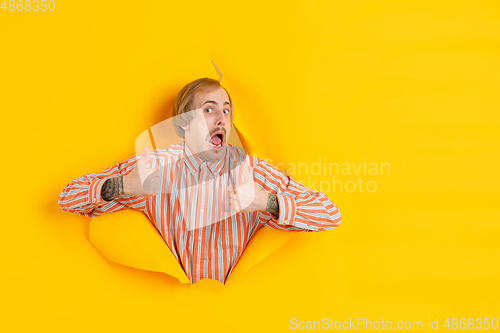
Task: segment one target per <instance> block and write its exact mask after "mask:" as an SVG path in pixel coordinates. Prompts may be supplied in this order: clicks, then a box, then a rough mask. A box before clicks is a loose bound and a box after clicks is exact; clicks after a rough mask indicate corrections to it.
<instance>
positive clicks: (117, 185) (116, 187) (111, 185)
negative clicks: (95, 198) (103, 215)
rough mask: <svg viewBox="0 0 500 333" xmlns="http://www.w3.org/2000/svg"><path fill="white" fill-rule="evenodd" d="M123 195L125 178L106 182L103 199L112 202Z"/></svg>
mask: <svg viewBox="0 0 500 333" xmlns="http://www.w3.org/2000/svg"><path fill="white" fill-rule="evenodd" d="M124 194H125V193H123V177H116V178H110V179H108V180H106V181H105V182H104V184H103V185H102V188H101V198H103V199H104V200H106V201H111V200H113V199H115V198H117V197H119V196H122V195H124Z"/></svg>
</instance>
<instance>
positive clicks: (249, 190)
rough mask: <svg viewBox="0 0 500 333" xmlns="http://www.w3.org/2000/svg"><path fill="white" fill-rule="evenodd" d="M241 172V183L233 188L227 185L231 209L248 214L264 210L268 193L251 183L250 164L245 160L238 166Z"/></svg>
mask: <svg viewBox="0 0 500 333" xmlns="http://www.w3.org/2000/svg"><path fill="white" fill-rule="evenodd" d="M240 168H241V171H242V172H243V179H244V181H243V183H241V184H240V185H238V186H236V187H235V188H233V186H232V185H229V187H228V190H229V200H230V201H231V208H232V209H233V210H234V211H236V212H237V213H239V212H242V213H250V212H254V211H256V210H266V206H267V199H268V197H269V193H267V192H266V191H264V190H262V189H261V188H260V187H258V186H257V184H255V182H254V181H253V174H252V170H251V168H250V163H249V161H248V157H247V160H245V162H244V163H243V164H242V165H241V166H240Z"/></svg>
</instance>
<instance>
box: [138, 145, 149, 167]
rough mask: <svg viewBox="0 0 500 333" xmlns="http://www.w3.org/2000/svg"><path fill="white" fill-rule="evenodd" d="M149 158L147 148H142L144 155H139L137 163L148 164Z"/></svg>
mask: <svg viewBox="0 0 500 333" xmlns="http://www.w3.org/2000/svg"><path fill="white" fill-rule="evenodd" d="M150 158H151V155H150V154H149V149H148V147H144V154H142V155H141V157H140V159H139V162H140V163H141V164H142V165H146V164H148V162H149V159H150Z"/></svg>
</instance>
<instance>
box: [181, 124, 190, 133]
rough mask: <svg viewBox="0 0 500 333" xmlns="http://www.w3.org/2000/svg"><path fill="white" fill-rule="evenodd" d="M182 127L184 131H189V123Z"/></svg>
mask: <svg viewBox="0 0 500 333" xmlns="http://www.w3.org/2000/svg"><path fill="white" fill-rule="evenodd" d="M181 128H182V129H183V130H184V132H187V131H189V124H187V125H186V126H181Z"/></svg>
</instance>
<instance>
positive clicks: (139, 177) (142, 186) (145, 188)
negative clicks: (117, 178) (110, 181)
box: [123, 147, 161, 197]
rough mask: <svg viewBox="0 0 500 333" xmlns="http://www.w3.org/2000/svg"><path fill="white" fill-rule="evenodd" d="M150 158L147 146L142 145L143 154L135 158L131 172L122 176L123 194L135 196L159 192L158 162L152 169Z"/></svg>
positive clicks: (145, 195)
mask: <svg viewBox="0 0 500 333" xmlns="http://www.w3.org/2000/svg"><path fill="white" fill-rule="evenodd" d="M150 158H151V156H150V154H149V150H148V148H146V147H144V154H142V155H141V156H140V157H139V158H138V159H137V161H136V165H135V167H134V169H133V170H132V172H130V173H129V174H128V175H125V176H123V192H124V193H125V194H132V195H135V196H136V197H151V196H154V195H157V194H158V193H159V190H160V182H161V174H160V170H159V168H158V164H157V165H156V167H155V168H154V169H152V168H151V166H150Z"/></svg>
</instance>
